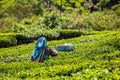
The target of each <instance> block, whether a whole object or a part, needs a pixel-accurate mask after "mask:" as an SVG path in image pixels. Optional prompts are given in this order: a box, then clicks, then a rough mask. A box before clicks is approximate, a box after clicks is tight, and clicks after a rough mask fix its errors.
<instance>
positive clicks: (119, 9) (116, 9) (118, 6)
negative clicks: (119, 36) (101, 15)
mask: <svg viewBox="0 0 120 80" xmlns="http://www.w3.org/2000/svg"><path fill="white" fill-rule="evenodd" d="M112 9H113V10H114V11H115V12H116V13H117V15H119V16H120V4H117V5H115V6H113V7H112Z"/></svg>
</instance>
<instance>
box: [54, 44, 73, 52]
mask: <svg viewBox="0 0 120 80" xmlns="http://www.w3.org/2000/svg"><path fill="white" fill-rule="evenodd" d="M56 50H57V51H73V50H74V45H73V44H62V45H59V46H57V47H56Z"/></svg>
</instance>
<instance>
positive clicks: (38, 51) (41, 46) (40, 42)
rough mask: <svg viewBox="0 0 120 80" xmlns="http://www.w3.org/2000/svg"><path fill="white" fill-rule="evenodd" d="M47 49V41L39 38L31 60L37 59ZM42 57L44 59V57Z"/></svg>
mask: <svg viewBox="0 0 120 80" xmlns="http://www.w3.org/2000/svg"><path fill="white" fill-rule="evenodd" d="M46 48H47V40H46V38H45V37H40V38H39V39H38V41H37V42H36V45H35V48H34V51H33V54H32V58H33V59H37V58H38V57H39V55H40V54H41V53H42V51H43V50H45V49H46ZM43 57H46V56H45V55H44V56H43Z"/></svg>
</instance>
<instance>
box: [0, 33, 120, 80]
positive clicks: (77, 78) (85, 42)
mask: <svg viewBox="0 0 120 80" xmlns="http://www.w3.org/2000/svg"><path fill="white" fill-rule="evenodd" d="M119 40H120V32H119V31H103V32H97V33H95V34H93V35H87V36H81V37H77V38H72V39H62V40H54V41H48V45H49V46H50V47H51V48H54V47H56V46H57V45H59V44H64V43H66V42H67V43H72V44H74V46H75V50H74V51H72V52H59V55H58V56H56V57H49V59H47V60H45V61H44V62H41V63H33V62H30V61H29V58H30V56H31V54H32V51H33V48H34V46H35V42H33V43H31V44H28V45H20V46H16V47H10V48H1V49H0V62H1V63H0V71H1V73H0V77H1V79H17V80H19V79H20V80H21V79H26V80H27V79H29V80H30V79H35V80H38V79H40V80H60V79H61V80H62V79H65V80H66V79H67V80H91V79H98V80H99V79H102V80H103V79H110V80H113V79H114V80H119V79H120V74H119V73H120V64H119V63H120V49H119V47H118V46H116V44H117V45H118V44H119V43H118V41H119ZM119 45H120V44H119Z"/></svg>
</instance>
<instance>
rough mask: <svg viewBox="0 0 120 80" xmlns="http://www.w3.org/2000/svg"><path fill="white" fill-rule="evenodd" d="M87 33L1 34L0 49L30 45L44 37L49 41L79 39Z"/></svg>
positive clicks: (42, 32)
mask: <svg viewBox="0 0 120 80" xmlns="http://www.w3.org/2000/svg"><path fill="white" fill-rule="evenodd" d="M84 34H85V33H84V32H82V31H80V30H55V29H54V30H49V31H48V30H43V31H42V30H38V31H36V32H35V33H3V34H0V38H1V39H0V43H1V45H0V47H9V46H14V45H19V44H24V43H30V42H33V41H34V40H37V39H38V38H39V37H41V36H44V37H46V38H47V40H57V39H67V38H72V37H78V36H81V35H84Z"/></svg>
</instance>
